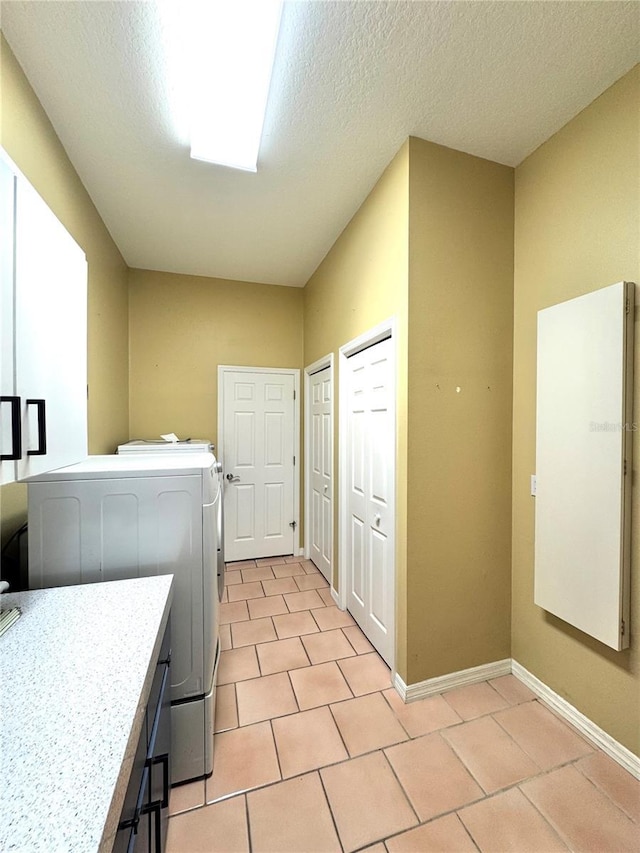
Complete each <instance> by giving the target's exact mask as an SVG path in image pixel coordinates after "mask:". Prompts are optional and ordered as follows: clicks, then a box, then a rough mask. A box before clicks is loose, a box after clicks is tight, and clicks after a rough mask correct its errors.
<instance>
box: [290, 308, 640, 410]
mask: <svg viewBox="0 0 640 853" xmlns="http://www.w3.org/2000/svg"><path fill="white" fill-rule="evenodd" d="M627 305H629V300H628V299H627ZM628 310H629V309H628V308H627V311H628ZM293 399H294V400H295V399H296V389H295V388H294V389H293Z"/></svg>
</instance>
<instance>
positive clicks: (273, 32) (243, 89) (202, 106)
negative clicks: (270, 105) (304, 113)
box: [161, 0, 282, 172]
mask: <svg viewBox="0 0 640 853" xmlns="http://www.w3.org/2000/svg"><path fill="white" fill-rule="evenodd" d="M161 12H162V17H163V24H164V30H165V42H166V44H167V47H168V54H169V56H168V59H169V64H170V66H171V67H170V69H169V71H170V74H171V77H172V79H173V86H172V89H173V94H174V98H175V97H176V96H179V97H180V99H181V100H182V101H185V100H186V102H187V106H186V109H185V106H184V104H183V105H181V106H180V107H179V112H180V113H182V115H183V122H182V123H183V124H184V118H187V116H185V113H187V115H188V124H189V140H190V145H191V157H192V158H194V159H196V160H205V161H207V162H210V163H217V164H219V165H222V166H230V167H231V168H234V169H243V170H245V171H248V172H256V171H257V163H258V151H259V148H260V139H261V136H262V128H263V125H264V116H265V110H266V106H267V97H268V95H269V85H270V82H271V71H272V68H273V60H274V57H275V52H276V43H277V40H278V32H279V29H280V18H281V14H282V2H281V0H226V2H224V0H191V2H189V0H187V2H180V3H178V2H164V3H162V4H161Z"/></svg>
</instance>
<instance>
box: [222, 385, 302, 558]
mask: <svg viewBox="0 0 640 853" xmlns="http://www.w3.org/2000/svg"><path fill="white" fill-rule="evenodd" d="M223 382H224V385H223V394H224V400H223V407H224V409H223V410H224V422H223V430H224V435H223V454H224V474H225V480H224V483H225V494H224V500H225V513H224V524H225V538H224V543H225V546H224V547H225V560H226V561H227V562H231V561H234V560H249V559H253V558H255V557H273V556H277V555H280V554H292V553H293V548H294V527H292V526H291V522H292V521H294V484H293V478H294V461H293V460H294V455H295V453H296V450H295V447H294V405H295V404H294V378H293V376H292V375H291V374H285V373H262V372H256V373H251V372H248V371H247V372H245V371H238V372H232V371H225V372H224V380H223ZM228 475H231V480H229V479H228Z"/></svg>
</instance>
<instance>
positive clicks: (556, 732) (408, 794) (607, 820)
mask: <svg viewBox="0 0 640 853" xmlns="http://www.w3.org/2000/svg"><path fill="white" fill-rule="evenodd" d="M221 622H222V627H221V647H222V649H223V651H222V653H221V660H220V666H219V672H218V690H217V710H216V727H215V728H216V734H215V737H214V772H213V776H212V777H211V778H210V779H208V780H206V782H204V781H202V782H194V783H191V784H188V785H183V786H181V787H178V788H174V789H173V791H172V794H171V803H170V811H171V813H172V817H171V818H170V820H169V835H168V845H167V853H235V851H253V853H285V851H291V852H292V853H304V851H318V853H325V851H327V853H328V851H345V853H350V851H355V850H362V849H367V850H368V851H370V853H409V851H411V853H427V851H466V850H471V851H473V850H481V851H500V853H502V851H516V853H526V851H535V853H547V851H555V850H580V851H593V853H604V851H632V850H633V851H638V850H640V782H639V781H637V780H635V779H634V778H633V777H632V776H630V775H629V774H628V773H626V771H624V770H623V769H622V768H621V767H620V766H619V765H618V764H616V763H615V762H614V761H612V760H611V759H610V758H608V756H606V755H605V754H604V753H602V752H600V751H599V750H597V749H596V748H595V747H593V746H592V745H591V744H590V743H588V742H587V741H585V740H584V739H583V738H582V737H581V736H580V735H579V734H577V732H576V731H574V730H573V729H572V728H571V727H570V726H569V725H567V724H566V723H565V722H564V721H563V720H561V719H560V718H559V717H557V716H555V715H554V714H553V713H552V712H551V711H550V710H549V709H548V708H546V707H545V706H544V704H543V703H541V702H540V701H539V700H537V699H536V698H535V696H534V695H533V694H532V693H531V692H530V691H529V690H528V689H527V688H526V687H525V686H524V685H523V684H521V683H520V682H519V681H518V680H517V679H515V678H514V677H513V676H511V675H507V676H503V677H501V678H496V679H493V680H491V681H488V682H483V683H481V684H475V685H472V686H469V687H462V688H458V689H455V690H450V691H449V692H447V693H443V694H441V695H439V696H431V697H429V698H427V699H423V700H421V701H418V702H412V703H411V704H408V705H405V704H404V703H403V702H402V701H401V700H400V698H399V697H398V695H397V693H396V691H395V690H394V689H393V688H392V687H391V683H390V673H389V669H388V668H387V667H386V665H385V664H384V663H383V661H382V660H381V659H380V658H379V656H378V655H377V653H376V652H375V651H374V649H373V648H372V646H371V645H370V644H369V642H368V641H367V639H366V638H365V637H364V635H363V634H362V632H361V631H360V629H359V628H358V626H357V625H356V624H355V622H354V620H353V619H352V618H351V616H350V615H349V614H348V613H343V612H342V611H340V610H338V609H337V608H336V606H335V604H334V602H333V599H332V598H331V593H330V591H329V589H328V585H327V583H326V582H325V580H324V578H323V577H322V575H321V574H320V573H319V572H318V570H317V569H316V568H315V566H314V565H313V563H311V562H310V561H305V560H302V561H300V559H299V558H294V557H285V558H282V557H279V558H275V559H273V560H269V559H264V560H257V561H253V560H249V561H246V562H243V563H231V564H229V565H228V566H227V589H226V598H225V602H224V603H223V604H222V609H221Z"/></svg>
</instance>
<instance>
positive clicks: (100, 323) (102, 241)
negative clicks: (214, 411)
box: [0, 36, 128, 540]
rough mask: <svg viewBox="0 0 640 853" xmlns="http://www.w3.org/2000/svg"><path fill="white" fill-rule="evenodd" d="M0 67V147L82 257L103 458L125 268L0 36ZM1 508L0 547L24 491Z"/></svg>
mask: <svg viewBox="0 0 640 853" xmlns="http://www.w3.org/2000/svg"><path fill="white" fill-rule="evenodd" d="M0 63H1V66H0V143H1V144H2V146H3V148H5V150H6V151H7V153H8V154H9V156H10V157H11V159H12V160H13V161H14V162H15V164H16V165H17V166H18V168H19V169H20V170H21V171H22V172H23V173H24V175H25V176H26V177H27V178H28V179H29V181H30V182H31V183H32V184H33V186H34V187H35V188H36V190H37V191H38V192H39V193H40V195H41V196H42V197H43V198H44V200H45V201H46V202H47V204H48V205H49V206H50V207H51V208H52V210H53V211H54V213H55V214H56V215H57V216H58V218H59V219H60V220H61V222H62V223H63V224H64V225H65V226H66V228H67V229H68V230H69V231H70V233H71V234H72V235H73V237H74V238H75V239H76V241H77V242H78V243H79V244H80V245H81V246H82V248H83V249H84V251H85V253H86V255H87V260H88V264H89V285H88V286H89V292H88V329H89V332H88V370H89V402H88V429H89V452H90V453H106V452H108V451H109V450H110V449H111V448H112V447H113V445H114V444H116V443H117V442H119V441H122V440H123V439H126V437H127V436H128V357H127V338H128V331H127V268H126V266H125V264H124V261H123V259H122V257H121V255H120V253H119V251H118V249H117V248H116V246H115V244H114V242H113V240H112V239H111V237H110V235H109V233H108V231H107V229H106V228H105V226H104V223H103V222H102V220H101V219H100V216H99V215H98V212H97V211H96V209H95V207H94V205H93V203H92V201H91V199H90V198H89V195H88V193H87V192H86V190H85V188H84V186H83V185H82V182H81V181H80V178H79V177H78V175H77V174H76V172H75V170H74V168H73V166H72V165H71V162H70V161H69V159H68V157H67V155H66V153H65V151H64V149H63V147H62V145H61V143H60V140H59V139H58V137H57V136H56V134H55V131H54V130H53V127H52V126H51V123H50V122H49V119H48V118H47V116H46V114H45V112H44V110H43V109H42V107H41V105H40V102H39V101H38V99H37V98H36V96H35V94H34V92H33V90H32V89H31V87H30V85H29V83H28V82H27V79H26V77H25V76H24V74H23V73H22V70H21V68H20V66H19V65H18V63H17V62H16V59H15V57H14V56H13V53H12V52H11V49H10V48H9V46H8V45H7V43H6V41H5V40H4V38H3V37H1V36H0ZM1 500H2V506H1V508H2V521H1V524H2V536H3V540H4V538H6V535H7V534H8V533H10V532H12V531H13V530H14V529H15V527H17V526H18V525H19V524H20V523H21V521H22V520H23V519H24V516H25V512H26V486H23V485H21V484H13V485H11V486H7V487H5V488H3V489H2V496H1Z"/></svg>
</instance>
